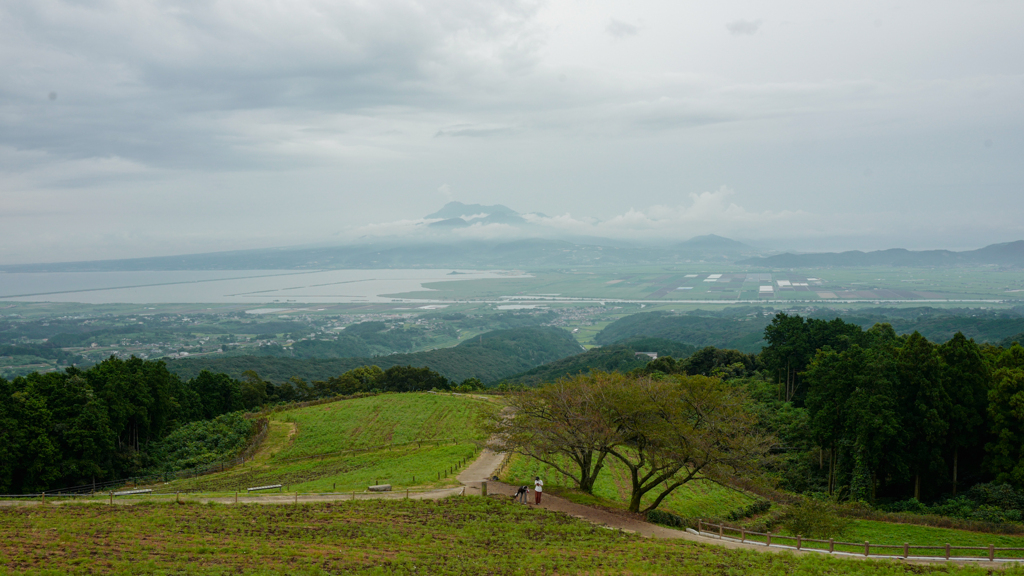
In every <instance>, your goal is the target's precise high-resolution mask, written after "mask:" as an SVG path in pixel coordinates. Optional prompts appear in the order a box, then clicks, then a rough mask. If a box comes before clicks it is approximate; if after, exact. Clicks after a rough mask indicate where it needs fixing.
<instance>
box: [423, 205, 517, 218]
mask: <svg viewBox="0 0 1024 576" xmlns="http://www.w3.org/2000/svg"><path fill="white" fill-rule="evenodd" d="M474 214H487V215H489V216H494V215H501V216H519V213H518V212H516V211H515V210H513V209H511V208H509V207H508V206H502V205H501V204H494V205H491V206H486V205H483V204H463V203H462V202H456V201H452V202H449V203H447V204H445V205H444V207H443V208H441V209H440V210H438V211H437V212H434V213H433V214H428V215H427V216H426V218H427V219H432V218H441V219H445V220H448V219H451V218H462V217H464V216H473V215H474Z"/></svg>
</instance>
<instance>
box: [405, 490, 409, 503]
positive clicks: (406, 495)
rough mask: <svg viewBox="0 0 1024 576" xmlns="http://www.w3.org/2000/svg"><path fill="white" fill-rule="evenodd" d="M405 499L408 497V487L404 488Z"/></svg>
mask: <svg viewBox="0 0 1024 576" xmlns="http://www.w3.org/2000/svg"><path fill="white" fill-rule="evenodd" d="M405 499H406V500H408V499H409V489H408V488H406V489H405Z"/></svg>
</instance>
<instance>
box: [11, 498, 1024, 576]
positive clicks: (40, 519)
mask: <svg viewBox="0 0 1024 576" xmlns="http://www.w3.org/2000/svg"><path fill="white" fill-rule="evenodd" d="M96 573H102V574H115V575H116V574H199V575H221V574H254V575H258V574H266V575H269V574H309V575H314V574H338V573H351V574H442V575H443V574H497V575H506V574H507V575H513V574H655V575H657V574H666V575H669V574H671V575H711V574H715V575H717V574H770V575H780V576H781V575H789V574H797V575H808V574H863V575H887V576H891V575H898V574H963V575H981V574H989V573H990V572H989V571H988V570H986V569H983V568H979V567H956V566H947V565H928V566H919V565H906V564H902V563H893V562H887V561H886V562H878V561H858V560H843V559H836V558H829V557H824V556H818V555H812V556H799V557H797V556H793V555H791V554H765V553H760V552H755V551H744V550H727V549H723V548H719V547H715V546H708V545H702V544H694V543H691V542H685V541H669V540H660V539H659V540H655V539H646V538H642V537H639V536H636V535H632V534H628V533H623V532H619V531H613V530H608V529H604V528H600V527H596V526H594V525H592V524H589V523H587V522H584V521H581V520H577V519H575V518H572V517H569V516H566V515H564V514H559V513H552V512H547V511H544V510H537V509H533V508H531V507H527V506H521V505H517V504H514V503H512V502H511V501H509V500H507V499H497V498H479V497H463V498H451V499H447V500H441V501H438V502H433V501H413V500H393V501H356V502H348V501H346V502H333V503H314V504H300V505H277V506H262V505H238V506H233V505H221V504H212V505H209V504H194V503H189V504H180V505H179V504H174V503H166V504H139V505H136V506H115V507H112V508H111V507H107V506H103V505H98V504H93V505H80V506H43V507H38V508H3V509H0V575H5V576H6V575H12V576H13V575H16V574H17V575H48V574H96ZM1001 573H1004V574H1011V575H1012V574H1022V573H1024V572H1022V571H1021V570H1020V569H1018V568H1009V569H1007V570H1005V571H1001Z"/></svg>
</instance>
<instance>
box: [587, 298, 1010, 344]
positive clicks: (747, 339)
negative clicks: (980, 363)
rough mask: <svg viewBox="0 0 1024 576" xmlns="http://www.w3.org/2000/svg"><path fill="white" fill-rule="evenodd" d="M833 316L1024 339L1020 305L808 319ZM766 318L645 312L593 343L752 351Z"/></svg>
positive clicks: (900, 327)
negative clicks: (667, 343)
mask: <svg viewBox="0 0 1024 576" xmlns="http://www.w3.org/2000/svg"><path fill="white" fill-rule="evenodd" d="M837 316H838V317H840V318H842V319H843V321H845V322H847V323H850V324H856V325H858V326H860V327H861V328H864V329H867V328H870V327H872V326H874V325H875V324H878V323H886V324H890V325H892V327H893V330H895V331H896V333H897V334H911V333H913V332H920V333H921V335H922V336H924V337H925V338H928V340H930V341H932V342H937V343H942V342H946V341H947V340H949V339H950V338H952V337H953V335H955V334H956V333H957V332H960V333H962V334H963V335H964V336H966V337H967V338H970V339H972V340H974V341H976V342H978V343H991V344H1000V343H1001V344H1002V345H1003V346H1009V345H1010V343H1011V342H1013V341H1020V340H1021V339H1022V338H1024V337H1022V334H1024V309H1021V308H1015V309H1012V310H1003V311H986V310H977V309H973V310H971V309H949V310H943V309H937V308H929V307H920V308H903V309H898V308H869V309H863V310H859V311H855V312H849V313H844V314H837V313H836V312H835V311H822V312H819V313H813V314H811V315H810V316H809V317H811V318H816V319H820V320H832V319H834V318H836V317H837ZM770 320H771V316H767V315H761V314H756V315H746V316H740V315H731V316H725V315H714V313H706V312H704V313H689V314H678V313H675V314H674V313H671V312H644V313H640V314H632V315H630V316H626V317H623V318H620V319H618V320H616V321H615V322H612V323H611V324H609V325H608V326H607V327H605V329H604V330H602V331H601V332H599V333H598V334H597V336H596V337H595V338H594V341H595V342H597V343H598V344H601V345H603V346H607V345H610V344H615V343H617V342H622V341H624V340H627V339H629V338H637V337H650V338H664V339H666V340H672V341H673V342H680V343H684V344H690V345H693V346H696V347H704V346H715V347H717V348H730V349H735V350H740V351H742V352H755V353H756V352H760V350H761V348H763V347H764V346H765V345H766V342H765V341H764V339H763V337H764V329H765V327H766V326H767V325H768V323H769V322H770ZM1015 339H1016V340H1015Z"/></svg>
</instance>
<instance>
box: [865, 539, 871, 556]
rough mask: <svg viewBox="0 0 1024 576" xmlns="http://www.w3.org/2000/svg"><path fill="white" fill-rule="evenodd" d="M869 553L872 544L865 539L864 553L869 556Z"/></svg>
mask: <svg viewBox="0 0 1024 576" xmlns="http://www.w3.org/2000/svg"><path fill="white" fill-rule="evenodd" d="M869 554H871V544H868V541H867V540H865V541H864V555H865V556H867V555H869Z"/></svg>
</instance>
